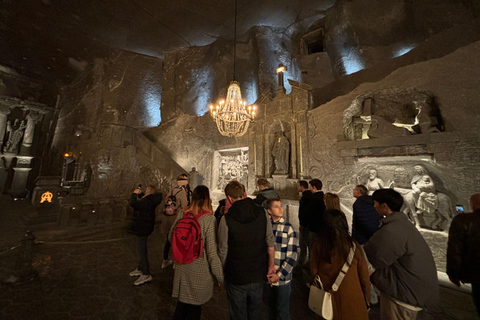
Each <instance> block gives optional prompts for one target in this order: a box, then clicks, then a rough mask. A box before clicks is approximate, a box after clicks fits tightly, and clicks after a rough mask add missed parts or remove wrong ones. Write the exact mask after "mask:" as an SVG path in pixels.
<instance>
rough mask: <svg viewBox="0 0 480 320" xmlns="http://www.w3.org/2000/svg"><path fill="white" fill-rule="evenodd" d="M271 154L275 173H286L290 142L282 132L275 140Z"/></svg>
mask: <svg viewBox="0 0 480 320" xmlns="http://www.w3.org/2000/svg"><path fill="white" fill-rule="evenodd" d="M272 155H273V159H274V161H275V173H277V174H288V171H289V170H288V169H289V163H290V142H289V141H288V139H287V137H285V136H284V135H283V134H282V135H281V136H280V137H278V139H277V140H276V141H275V144H274V145H273V150H272Z"/></svg>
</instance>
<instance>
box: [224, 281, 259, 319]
mask: <svg viewBox="0 0 480 320" xmlns="http://www.w3.org/2000/svg"><path fill="white" fill-rule="evenodd" d="M226 286H227V298H228V307H229V309H230V320H245V319H248V320H260V319H261V318H262V304H263V302H262V296H263V283H262V282H258V283H250V284H244V285H236V284H231V283H226Z"/></svg>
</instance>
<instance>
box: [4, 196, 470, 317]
mask: <svg viewBox="0 0 480 320" xmlns="http://www.w3.org/2000/svg"><path fill="white" fill-rule="evenodd" d="M0 202H1V208H2V209H1V210H0V281H2V283H1V284H0V319H2V320H10V319H12V320H14V319H15V320H17V319H28V320H30V319H32V320H34V319H35V320H36V319H79V320H80V319H82V320H86V319H102V320H103V319H172V317H173V313H174V310H175V305H176V299H174V298H172V297H171V290H172V279H173V273H174V270H173V269H172V268H171V267H170V268H167V269H161V267H160V266H161V262H162V250H163V243H164V241H165V239H164V236H163V235H162V234H160V233H158V232H155V231H154V233H153V234H152V236H151V237H150V238H149V258H150V264H151V272H152V275H153V281H152V282H151V283H148V284H144V285H141V286H134V285H133V282H134V280H135V279H136V278H133V277H130V276H129V275H128V273H129V272H130V271H131V270H133V269H135V267H136V262H137V258H136V251H135V250H136V249H135V248H136V247H135V239H134V237H133V236H130V235H127V234H126V233H123V232H119V233H118V234H117V235H115V236H112V235H111V234H110V235H109V236H108V239H107V237H101V236H99V237H98V239H92V240H89V241H87V242H85V241H84V242H78V241H77V242H76V241H71V240H69V241H68V242H67V241H59V240H58V241H57V242H47V241H45V242H43V243H42V239H41V238H38V237H37V239H36V240H37V243H36V244H35V245H34V246H33V253H34V257H33V267H34V269H35V271H37V272H38V276H36V277H35V278H33V279H32V280H31V281H27V282H24V283H19V284H5V283H3V281H4V280H5V279H7V278H8V277H9V276H11V275H12V274H14V273H15V268H16V264H17V260H18V257H19V255H20V252H21V248H20V247H16V246H18V245H19V244H20V242H21V241H20V239H21V238H22V236H23V235H24V234H25V232H26V230H27V229H28V228H27V227H26V226H25V225H24V223H23V220H22V218H21V216H22V214H23V213H26V212H27V211H28V210H31V207H30V205H29V204H28V203H26V202H22V203H18V202H13V201H12V200H11V198H6V197H3V198H1V199H0ZM30 229H32V230H33V231H34V233H35V227H30ZM43 232H44V231H43ZM40 234H41V233H40ZM15 247H16V248H15ZM12 248H14V249H12ZM307 301H308V288H307V287H306V285H305V284H304V282H303V280H302V274H301V271H300V270H299V269H298V268H296V269H295V271H294V279H293V283H292V295H291V315H292V319H293V320H296V319H302V320H307V319H316V317H315V314H314V313H313V312H311V311H310V310H309V309H308V306H307ZM263 309H264V310H263V318H264V319H268V314H267V307H266V305H264V307H263ZM202 319H228V305H227V299H226V292H225V290H224V289H223V290H220V289H219V288H216V290H215V293H214V296H213V297H212V299H211V300H210V301H208V302H207V303H206V304H205V305H204V306H203V308H202ZM370 319H372V320H375V319H380V316H379V307H378V305H376V306H373V307H372V310H371V311H370ZM417 319H420V320H430V319H445V320H446V319H478V317H477V316H476V313H475V307H474V305H473V302H472V299H471V296H470V294H469V293H465V292H463V291H458V290H453V289H451V288H448V287H444V286H440V301H439V303H438V305H437V307H436V308H435V309H431V310H423V311H421V312H420V313H419V316H418V317H417Z"/></svg>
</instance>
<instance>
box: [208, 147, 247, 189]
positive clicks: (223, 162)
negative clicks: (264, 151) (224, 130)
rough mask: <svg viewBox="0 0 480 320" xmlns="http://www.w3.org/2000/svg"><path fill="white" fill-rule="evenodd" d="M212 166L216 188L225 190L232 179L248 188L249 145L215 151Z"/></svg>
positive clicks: (214, 186) (214, 187)
mask: <svg viewBox="0 0 480 320" xmlns="http://www.w3.org/2000/svg"><path fill="white" fill-rule="evenodd" d="M212 168H213V172H212V181H213V189H214V190H219V191H221V192H223V191H224V190H225V186H226V185H227V184H228V183H229V182H230V181H232V180H237V181H239V182H240V183H242V184H243V185H244V186H245V189H248V147H244V148H234V149H224V150H218V151H215V152H214V155H213V166H212Z"/></svg>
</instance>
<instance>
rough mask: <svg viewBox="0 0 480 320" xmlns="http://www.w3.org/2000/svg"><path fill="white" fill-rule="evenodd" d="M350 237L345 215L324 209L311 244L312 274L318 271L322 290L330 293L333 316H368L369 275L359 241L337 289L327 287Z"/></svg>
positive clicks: (361, 318) (339, 266)
mask: <svg viewBox="0 0 480 320" xmlns="http://www.w3.org/2000/svg"><path fill="white" fill-rule="evenodd" d="M353 244H354V240H353V238H352V237H351V236H350V235H349V233H348V225H347V219H346V218H345V215H344V214H343V213H342V212H341V211H340V210H325V212H324V214H323V221H322V225H321V227H320V231H319V233H318V236H317V238H316V239H315V241H314V243H313V247H312V259H311V261H310V264H311V270H312V275H314V276H315V275H317V274H318V275H319V276H320V279H321V280H322V284H323V286H324V288H325V290H326V291H330V292H331V293H332V304H333V319H334V320H341V319H342V320H349V319H356V320H368V308H369V305H370V279H369V275H368V268H367V262H366V260H365V256H364V253H363V251H362V249H361V248H360V245H359V244H358V243H356V242H355V244H356V248H355V251H354V256H353V260H352V264H351V265H350V268H349V269H348V271H347V273H346V275H345V278H344V279H343V281H342V283H341V284H340V286H339V288H338V291H335V292H333V291H331V290H332V285H333V284H334V283H335V280H336V279H337V276H338V274H339V273H340V270H341V269H342V267H343V265H344V263H345V261H346V260H347V257H348V254H349V252H350V249H351V248H353Z"/></svg>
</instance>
